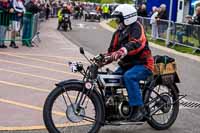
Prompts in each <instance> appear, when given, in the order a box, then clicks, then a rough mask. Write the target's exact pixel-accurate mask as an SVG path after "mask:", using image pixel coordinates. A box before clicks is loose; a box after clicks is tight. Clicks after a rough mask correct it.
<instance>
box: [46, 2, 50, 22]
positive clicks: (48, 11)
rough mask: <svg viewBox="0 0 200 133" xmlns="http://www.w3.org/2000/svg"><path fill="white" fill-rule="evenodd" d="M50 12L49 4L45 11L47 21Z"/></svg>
mask: <svg viewBox="0 0 200 133" xmlns="http://www.w3.org/2000/svg"><path fill="white" fill-rule="evenodd" d="M50 11H51V9H50V6H49V4H47V5H46V9H45V16H46V20H48V19H49V14H50Z"/></svg>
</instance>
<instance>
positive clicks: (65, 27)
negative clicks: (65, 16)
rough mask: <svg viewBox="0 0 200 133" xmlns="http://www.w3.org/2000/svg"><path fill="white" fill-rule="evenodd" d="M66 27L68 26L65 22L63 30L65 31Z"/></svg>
mask: <svg viewBox="0 0 200 133" xmlns="http://www.w3.org/2000/svg"><path fill="white" fill-rule="evenodd" d="M67 29H68V26H67V24H65V25H64V28H63V30H64V31H65V32H67Z"/></svg>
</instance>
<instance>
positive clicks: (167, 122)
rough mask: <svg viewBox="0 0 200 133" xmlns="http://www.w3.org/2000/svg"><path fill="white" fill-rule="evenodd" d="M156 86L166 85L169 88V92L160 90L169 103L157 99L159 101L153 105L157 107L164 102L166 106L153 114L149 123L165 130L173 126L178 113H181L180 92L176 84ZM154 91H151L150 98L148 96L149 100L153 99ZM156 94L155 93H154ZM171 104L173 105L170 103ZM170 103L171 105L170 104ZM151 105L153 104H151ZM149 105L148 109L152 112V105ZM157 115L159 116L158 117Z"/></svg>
mask: <svg viewBox="0 0 200 133" xmlns="http://www.w3.org/2000/svg"><path fill="white" fill-rule="evenodd" d="M156 87H162V88H163V87H164V88H165V90H168V92H161V93H160V92H158V91H156V92H158V93H159V94H160V95H161V96H162V97H163V98H164V99H166V101H168V102H167V103H169V104H165V103H166V102H165V103H164V102H163V100H159V99H157V101H156V102H155V104H154V105H153V106H155V107H157V108H158V107H161V106H162V105H163V104H165V105H166V106H164V107H163V108H161V109H160V110H159V111H158V112H157V113H155V114H154V115H152V116H151V117H150V118H149V120H147V122H148V124H149V125H150V126H151V127H152V128H154V129H156V130H165V129H168V128H170V127H171V126H172V124H173V123H174V122H175V120H176V118H177V116H178V113H179V101H178V99H179V96H178V92H177V90H176V89H175V87H176V86H175V85H157V86H156ZM156 87H155V88H154V90H155V89H156ZM153 93H154V92H153V91H149V94H148V96H149V98H148V101H147V103H148V102H150V100H152V98H155V97H153V96H152V95H153ZM154 95H155V94H154ZM170 104H171V105H170ZM169 105H170V106H169ZM150 106H151V105H150ZM150 106H149V107H148V111H149V112H150V113H151V112H152V111H151V109H152V106H151V107H150ZM170 111H171V114H170V116H167V119H166V114H167V113H169V112H170ZM156 117H157V118H156ZM159 117H162V118H161V119H163V121H162V120H161V121H162V122H161V121H159V120H158V118H159Z"/></svg>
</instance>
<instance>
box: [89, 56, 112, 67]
mask: <svg viewBox="0 0 200 133" xmlns="http://www.w3.org/2000/svg"><path fill="white" fill-rule="evenodd" d="M91 61H93V62H95V63H96V64H97V65H99V66H104V65H106V64H109V63H111V62H112V61H111V56H109V55H106V54H99V55H97V56H95V57H94V58H93V59H91Z"/></svg>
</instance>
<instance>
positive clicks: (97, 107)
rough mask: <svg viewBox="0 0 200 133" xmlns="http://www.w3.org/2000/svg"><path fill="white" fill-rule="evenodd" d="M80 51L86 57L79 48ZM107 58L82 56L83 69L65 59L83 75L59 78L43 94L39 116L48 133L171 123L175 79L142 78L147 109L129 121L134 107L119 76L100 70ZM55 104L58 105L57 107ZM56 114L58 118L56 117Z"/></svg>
mask: <svg viewBox="0 0 200 133" xmlns="http://www.w3.org/2000/svg"><path fill="white" fill-rule="evenodd" d="M80 52H81V53H82V54H83V55H84V56H85V57H86V55H85V54H84V50H83V48H81V49H80ZM109 58H110V57H109V56H104V55H98V56H96V57H94V58H93V59H90V60H89V59H88V58H87V57H86V59H87V60H88V61H89V62H90V65H89V66H87V67H86V69H84V67H83V64H82V63H80V62H70V63H69V64H70V68H71V70H72V71H73V72H79V73H80V74H82V75H83V79H82V80H78V79H70V80H66V81H62V82H60V83H58V84H56V86H57V87H56V88H55V89H54V90H53V91H52V92H51V93H50V94H49V96H48V97H47V99H46V101H45V104H44V111H43V118H44V123H45V125H46V128H47V129H48V131H49V132H50V133H60V132H63V131H64V132H74V133H75V132H82V133H87V132H89V133H97V132H98V131H99V129H100V127H101V126H105V125H115V126H119V125H141V124H144V123H145V122H147V123H148V124H149V125H150V126H151V127H153V128H154V129H157V130H164V129H168V128H169V127H171V126H172V124H173V123H174V122H175V120H176V118H177V115H178V113H179V100H180V99H181V98H180V97H179V89H178V87H177V86H176V80H174V81H172V82H170V83H164V82H163V81H162V77H161V76H160V75H157V76H153V77H149V79H148V80H146V81H142V82H141V83H140V86H141V88H142V89H141V90H142V95H143V100H144V104H145V109H146V111H147V112H148V113H147V115H145V117H144V119H143V120H142V121H138V122H130V121H129V120H130V116H131V114H132V113H133V112H134V110H133V108H131V107H130V106H129V104H128V96H127V91H126V88H125V86H124V84H123V81H122V78H123V76H122V75H121V74H120V73H115V72H112V71H111V70H109V69H106V71H100V70H101V68H102V66H104V64H105V62H107V61H108V60H109ZM168 77H169V78H170V75H168ZM176 78H178V75H176ZM59 98H60V99H61V101H62V102H63V105H62V104H61V102H59V101H58V99H59ZM56 105H60V108H59V107H58V106H56ZM59 109H60V110H59ZM61 111H63V112H61ZM56 115H57V117H61V118H60V119H58V120H56V118H57V117H56ZM61 119H62V120H63V122H61ZM73 124H74V125H76V126H73Z"/></svg>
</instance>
